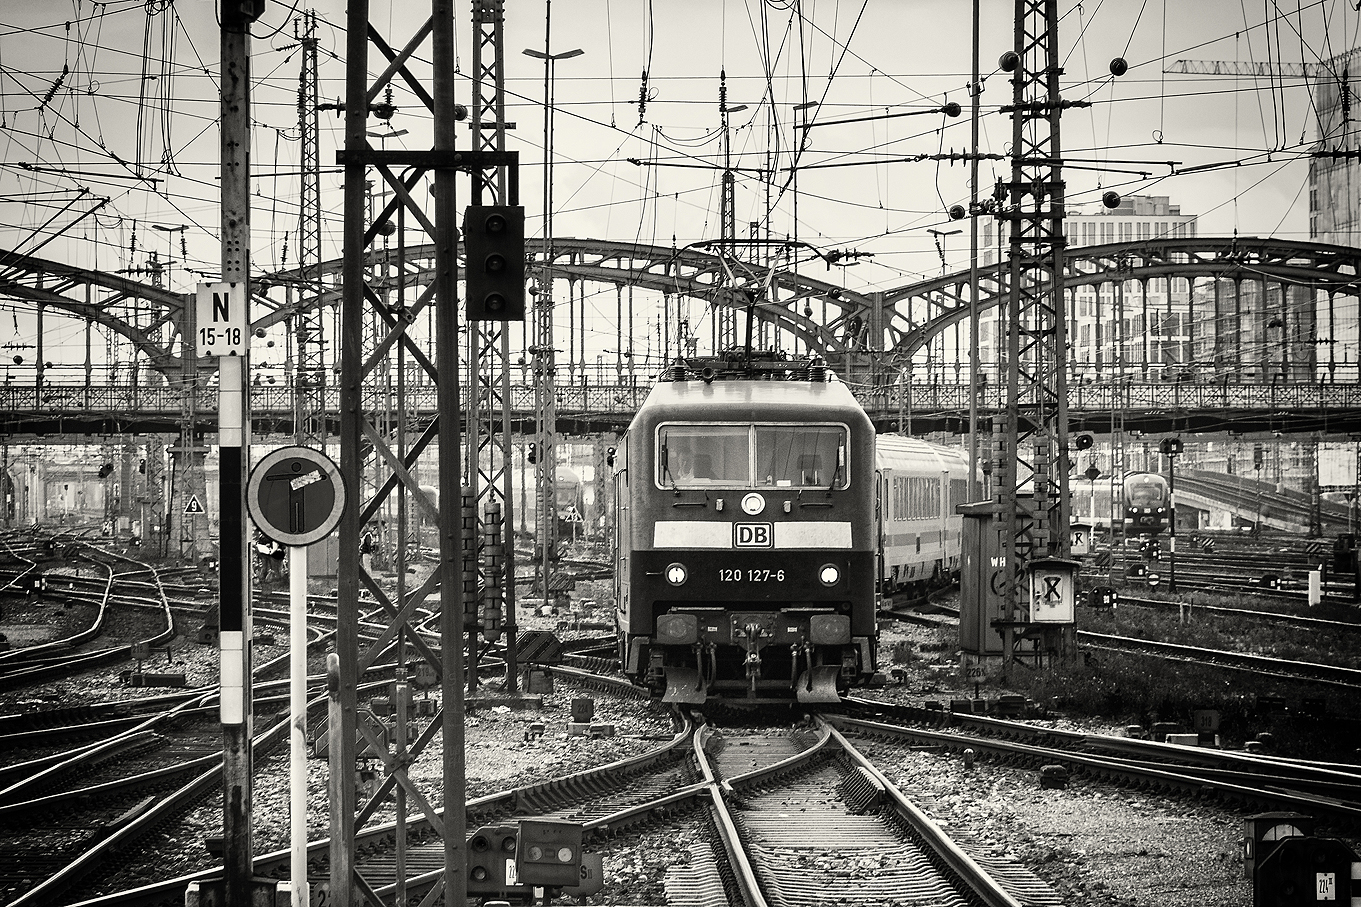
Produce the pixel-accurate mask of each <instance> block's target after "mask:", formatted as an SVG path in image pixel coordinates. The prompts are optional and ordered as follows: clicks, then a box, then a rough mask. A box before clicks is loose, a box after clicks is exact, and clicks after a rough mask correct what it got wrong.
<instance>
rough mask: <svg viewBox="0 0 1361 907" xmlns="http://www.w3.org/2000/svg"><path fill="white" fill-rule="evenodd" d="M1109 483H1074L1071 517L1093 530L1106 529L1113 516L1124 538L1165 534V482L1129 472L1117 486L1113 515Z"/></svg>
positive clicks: (1167, 515) (1167, 506) (1168, 513)
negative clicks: (1117, 491)
mask: <svg viewBox="0 0 1361 907" xmlns="http://www.w3.org/2000/svg"><path fill="white" fill-rule="evenodd" d="M1112 484H1113V483H1112V482H1111V480H1110V479H1098V480H1096V481H1090V480H1082V479H1075V480H1073V481H1072V483H1071V484H1070V486H1069V491H1070V493H1071V494H1072V517H1073V519H1074V520H1082V521H1083V522H1086V523H1089V524H1091V525H1093V526H1107V527H1109V526H1110V525H1111V522H1112V516H1114V520H1115V521H1117V525H1118V526H1119V527H1120V528H1121V530H1122V531H1123V532H1124V534H1125V536H1126V537H1136V536H1140V535H1158V534H1159V533H1162V532H1165V531H1167V528H1168V525H1169V521H1170V520H1171V518H1172V508H1171V495H1170V493H1169V491H1168V484H1167V479H1166V478H1165V477H1163V476H1160V475H1158V474H1157V473H1151V472H1131V473H1128V474H1126V476H1125V478H1124V480H1123V481H1121V482H1120V485H1119V497H1118V504H1117V507H1116V508H1115V511H1114V514H1112V507H1111V485H1112Z"/></svg>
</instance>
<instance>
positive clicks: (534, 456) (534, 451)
mask: <svg viewBox="0 0 1361 907" xmlns="http://www.w3.org/2000/svg"><path fill="white" fill-rule="evenodd" d="M525 459H526V460H527V461H528V462H530V463H537V462H539V445H538V444H537V443H535V444H530V445H528V446H526V447H525Z"/></svg>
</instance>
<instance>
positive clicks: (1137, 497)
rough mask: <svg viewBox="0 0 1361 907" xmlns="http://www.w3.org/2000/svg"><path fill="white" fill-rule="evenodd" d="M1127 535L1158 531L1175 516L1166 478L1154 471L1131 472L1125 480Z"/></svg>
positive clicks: (1162, 529) (1165, 528)
mask: <svg viewBox="0 0 1361 907" xmlns="http://www.w3.org/2000/svg"><path fill="white" fill-rule="evenodd" d="M1123 503H1124V509H1125V535H1126V536H1132V535H1157V534H1158V533H1160V532H1165V531H1166V530H1167V527H1168V524H1169V521H1170V520H1171V519H1172V496H1171V493H1170V492H1169V491H1168V487H1167V479H1166V478H1165V477H1164V476H1160V475H1158V474H1157V473H1154V472H1131V473H1126V475H1125V484H1124V501H1123Z"/></svg>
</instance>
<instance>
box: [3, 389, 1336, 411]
mask: <svg viewBox="0 0 1361 907" xmlns="http://www.w3.org/2000/svg"><path fill="white" fill-rule="evenodd" d="M649 389H650V385H648V384H644V383H642V382H639V383H634V384H590V383H578V384H559V385H557V386H556V388H555V391H556V407H557V411H558V415H559V417H564V416H566V417H569V418H570V417H572V416H575V415H582V416H596V417H612V418H614V419H620V418H623V417H624V416H628V415H631V414H632V413H634V412H636V411H637V409H638V407H639V406H640V405H641V404H642V402H643V399H644V398H645V397H646V396H647V393H648V390H649ZM852 389H853V391H854V392H855V395H856V397H857V398H858V399H859V400H860V401H861V403H862V404H863V405H864V406H865V408H866V409H867V410H868V411H869V412H870V414H871V415H873V416H876V417H889V418H892V417H894V416H895V415H896V414H897V413H899V412H908V413H921V414H926V413H965V412H967V411H968V409H969V396H970V389H969V387H968V385H967V384H960V383H955V382H948V383H947V382H936V383H931V384H927V383H913V384H909V385H907V386H906V390H907V396H906V397H905V398H904V397H903V387H902V386H897V385H891V386H886V387H880V388H873V387H864V386H861V387H853V388H852ZM1004 391H1005V389H1004V388H1003V387H1002V386H1000V385H998V384H995V383H989V384H984V385H981V386H980V388H979V392H978V403H979V406H980V408H981V409H983V410H985V411H988V412H996V411H998V410H1000V409H1001V408H1002V407H1004V406H1005V405H1006V401H1005V394H1004ZM464 392H465V393H466V392H467V389H466V388H465V391H464ZM510 397H511V409H512V411H514V412H515V413H517V414H529V413H532V412H533V411H534V388H533V386H532V385H529V384H520V383H516V384H512V385H511V389H510ZM250 399H251V411H252V412H253V413H254V414H257V415H278V416H287V415H288V414H289V413H291V412H292V408H293V391H292V388H291V387H289V386H287V385H282V384H276V385H268V384H263V385H259V386H253V387H252V388H251V394H250ZM187 402H188V401H187V400H186V399H185V393H184V389H183V388H182V387H176V386H161V387H136V386H124V385H100V384H94V385H50V386H47V387H44V388H42V389H41V391H40V390H39V389H37V388H34V387H14V386H8V387H3V388H0V414H3V415H0V418H3V416H9V417H11V418H13V417H16V416H18V417H23V418H34V417H37V418H42V417H54V416H67V415H69V416H76V415H90V414H108V415H111V416H118V415H123V414H128V415H135V414H141V415H155V414H160V415H163V416H175V415H180V414H183V413H184V412H185V411H186V407H185V404H186V403H187ZM194 403H195V405H194V408H195V410H196V411H197V412H198V413H200V414H208V413H214V412H216V411H217V406H218V399H217V388H216V387H214V386H201V387H199V388H198V389H197V393H196V395H195V401H194ZM326 404H327V407H328V409H330V410H332V411H335V410H336V409H337V408H338V407H339V404H340V392H339V389H338V388H327V391H326ZM401 405H402V404H401V403H399V401H398V399H397V395H396V393H395V392H393V391H389V390H387V389H386V388H383V387H368V388H365V389H364V408H365V410H366V411H367V412H369V413H371V414H381V413H384V412H393V413H396V412H397V411H398V410H399V408H400V406H401ZM404 405H405V407H406V409H407V411H408V412H415V413H420V414H423V415H430V414H433V413H434V412H436V411H437V410H438V399H437V394H436V388H435V387H434V386H433V385H418V386H416V387H408V388H407V390H406V399H405V401H404ZM483 407H484V408H485V407H486V403H485V402H484V403H483ZM1068 407H1069V409H1070V410H1072V411H1074V412H1087V413H1091V412H1104V411H1117V410H1118V411H1123V412H1126V413H1141V412H1142V413H1148V412H1154V411H1159V410H1163V411H1185V412H1196V411H1202V412H1203V411H1210V410H1240V411H1241V410H1247V411H1276V410H1280V411H1283V412H1291V413H1294V412H1301V411H1304V412H1308V411H1311V410H1313V411H1327V410H1337V409H1357V408H1361V384H1355V383H1345V384H1343V383H1315V384H1305V383H1284V382H1281V383H1276V384H1247V383H1243V384H1235V383H1230V382H1216V383H1213V384H1211V383H1191V382H1183V383H1177V382H1150V383H1121V384H1085V383H1074V384H1072V385H1070V386H1069V391H1068Z"/></svg>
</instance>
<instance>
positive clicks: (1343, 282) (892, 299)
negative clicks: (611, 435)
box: [0, 237, 1361, 387]
mask: <svg viewBox="0 0 1361 907" xmlns="http://www.w3.org/2000/svg"><path fill="white" fill-rule="evenodd" d="M530 245H531V246H535V247H537V246H539V244H538V243H531V244H530ZM713 245H715V246H716V245H717V244H713ZM552 249H553V252H552V255H551V258H546V257H545V256H544V254H543V252H542V250H541V248H532V249H531V250H529V254H530V261H529V267H530V270H531V271H534V272H537V271H539V270H541V269H543V268H545V267H547V268H548V269H550V270H551V272H552V275H553V277H554V279H555V280H566V281H569V282H570V283H576V282H582V283H596V284H604V285H609V286H613V287H615V288H616V290H617V291H618V293H620V294H621V298H622V294H623V293H624V292H626V291H627V292H629V293H632V292H633V291H634V290H641V291H646V292H650V293H654V294H658V295H660V296H661V297H662V304H663V305H664V306H670V305H671V303H672V301H673V300H676V301H679V300H693V301H698V302H701V303H703V304H704V305H706V306H711V307H713V308H715V309H716V310H727V311H728V312H730V313H731V312H746V311H750V313H751V315H752V317H753V319H754V321H755V323H756V324H757V325H759V326H760V327H762V328H764V329H765V331H766V336H772V337H776V338H779V340H778V342H777V345H781V346H784V347H786V348H789V349H792V350H797V351H799V352H808V353H813V354H816V355H820V356H822V357H824V358H825V359H826V360H827V361H828V362H829V363H830V364H832V365H833V366H834V367H835V368H838V369H839V370H841V371H843V373H844V376H845V377H847V378H848V379H849V380H852V381H855V382H857V383H860V384H867V385H870V386H874V387H881V386H883V385H885V384H891V383H893V382H894V381H896V380H898V377H899V375H900V372H901V369H902V367H903V365H904V364H906V363H908V362H910V361H911V360H912V358H913V357H914V356H917V355H918V354H920V353H921V352H922V351H923V350H928V349H929V348H930V347H931V345H932V344H933V343H937V342H938V341H939V339H940V338H941V337H943V336H944V335H946V334H947V332H950V331H952V330H954V331H958V328H959V325H960V324H961V323H967V320H968V317H969V309H970V305H969V286H970V276H969V273H968V272H967V271H960V272H956V273H953V274H948V275H945V276H942V277H938V278H933V279H929V280H923V281H917V282H913V283H911V284H905V285H903V286H900V287H896V288H892V289H888V290H883V291H876V292H870V293H866V292H862V291H857V290H851V289H848V288H846V287H843V286H839V285H837V284H835V283H832V282H829V281H824V280H819V279H817V278H814V277H810V276H807V275H805V274H802V273H798V272H796V271H794V270H791V268H789V267H787V266H774V267H768V266H763V265H753V264H750V263H745V262H737V261H734V260H733V259H731V258H726V259H725V257H723V256H720V255H718V254H714V253H712V252H708V251H703V250H701V249H700V248H680V249H677V248H671V247H663V246H655V245H647V244H640V243H621V242H613V241H606V240H592V239H575V238H570V237H567V238H559V239H555V240H554V241H553V243H552ZM1066 260H1067V269H1066V273H1065V276H1064V280H1065V295H1066V296H1067V297H1068V300H1069V302H1068V304H1069V310H1070V317H1072V318H1076V317H1077V316H1076V314H1075V312H1074V306H1075V304H1076V303H1075V300H1076V299H1077V297H1078V296H1079V294H1080V293H1081V292H1082V291H1083V290H1084V289H1094V288H1098V287H1100V286H1101V285H1103V284H1106V285H1123V284H1127V283H1132V284H1134V285H1137V286H1141V287H1144V288H1145V289H1146V288H1147V286H1148V285H1149V283H1150V282H1152V281H1156V280H1183V281H1186V282H1187V286H1188V292H1189V291H1190V290H1194V289H1195V287H1196V286H1197V282H1200V283H1201V285H1202V286H1203V285H1204V284H1205V283H1206V282H1210V283H1211V284H1213V286H1214V287H1215V288H1216V289H1215V290H1214V297H1215V311H1214V312H1213V313H1212V314H1210V315H1207V316H1206V318H1205V319H1204V320H1205V321H1206V323H1207V325H1208V330H1211V331H1214V332H1215V335H1216V336H1214V337H1213V346H1214V356H1213V363H1214V364H1216V365H1218V366H1228V365H1234V364H1236V365H1238V366H1240V367H1241V366H1242V364H1243V363H1248V362H1253V361H1255V360H1256V359H1258V358H1261V353H1262V349H1261V347H1262V344H1261V341H1260V340H1254V339H1251V338H1252V337H1255V336H1257V334H1260V331H1257V332H1256V333H1254V332H1253V331H1248V330H1245V329H1244V328H1243V324H1242V323H1241V319H1242V318H1243V317H1245V316H1244V313H1243V311H1242V303H1241V293H1240V290H1241V288H1242V287H1243V286H1244V285H1249V286H1252V287H1259V288H1260V289H1259V290H1257V291H1256V292H1257V293H1258V297H1257V298H1258V299H1260V300H1263V301H1265V302H1261V303H1259V304H1258V305H1256V306H1255V308H1253V309H1252V311H1251V312H1250V313H1249V315H1250V316H1251V317H1252V318H1257V319H1259V320H1260V322H1261V324H1260V325H1258V327H1271V326H1272V319H1274V318H1277V317H1282V316H1283V317H1284V323H1282V324H1281V325H1279V326H1280V328H1281V330H1282V335H1281V336H1282V337H1283V338H1286V337H1287V335H1291V334H1293V335H1294V336H1293V337H1291V338H1290V339H1289V341H1288V342H1287V340H1286V339H1282V340H1281V341H1280V342H1279V343H1278V344H1277V350H1276V351H1275V352H1274V353H1273V358H1274V357H1275V355H1276V353H1279V354H1280V358H1281V360H1282V363H1283V370H1282V371H1279V372H1277V380H1280V378H1282V377H1284V378H1285V379H1286V380H1306V381H1314V380H1317V375H1316V374H1315V371H1316V370H1317V369H1318V368H1323V367H1325V363H1324V362H1323V360H1322V359H1320V357H1318V356H1317V354H1316V351H1315V350H1314V347H1316V346H1317V345H1323V344H1327V345H1329V347H1330V358H1329V360H1328V362H1327V367H1328V368H1329V369H1330V376H1333V377H1340V378H1349V379H1350V380H1356V379H1357V375H1356V373H1355V368H1356V366H1355V361H1356V360H1355V354H1354V352H1353V353H1352V354H1351V355H1349V356H1344V357H1343V359H1342V360H1340V364H1341V365H1343V366H1344V369H1343V372H1342V374H1341V375H1337V365H1338V364H1339V360H1338V359H1337V357H1336V355H1335V350H1336V347H1337V345H1338V344H1337V337H1338V335H1339V333H1342V332H1344V331H1346V330H1347V329H1348V328H1347V323H1348V319H1347V317H1346V316H1345V315H1344V316H1343V317H1341V318H1339V317H1338V316H1337V314H1336V313H1337V308H1338V304H1337V301H1338V300H1339V299H1341V300H1342V305H1341V307H1342V308H1343V309H1344V310H1348V307H1350V309H1349V310H1350V311H1352V312H1355V311H1356V307H1357V300H1358V297H1361V283H1359V282H1361V250H1358V249H1355V248H1350V247H1342V246H1331V245H1322V244H1316V243H1309V242H1299V241H1291V240H1279V239H1272V238H1257V237H1234V238H1217V237H1200V238H1192V239H1160V240H1150V241H1141V242H1133V243H1116V244H1108V245H1100V246H1087V247H1078V248H1073V249H1070V250H1069V252H1068V255H1067V257H1066ZM433 263H434V251H433V247H432V246H414V247H411V248H408V249H404V250H402V255H401V257H400V258H399V257H398V255H397V251H396V250H394V249H389V250H381V249H380V250H373V251H371V252H370V253H369V255H368V264H367V269H368V271H369V272H370V273H371V274H376V275H378V277H379V280H377V281H374V283H373V285H374V286H375V288H376V289H377V291H378V292H379V293H383V292H386V291H389V290H390V291H393V292H395V291H396V290H397V289H398V288H399V287H400V288H403V289H404V290H405V291H407V292H421V291H425V290H427V289H428V288H429V286H430V285H431V282H432V281H433ZM342 265H343V261H342V260H340V259H336V260H332V261H328V262H326V263H324V264H323V265H322V267H321V277H320V280H321V283H322V292H321V295H320V301H321V304H322V305H323V306H338V305H339V302H340V296H341V270H342ZM308 270H309V271H310V272H311V273H313V274H315V273H316V269H315V268H309V269H308ZM1005 276H1006V263H1005V262H1002V263H1001V264H1000V265H998V264H993V265H990V266H987V267H984V268H980V269H979V279H978V309H979V311H980V312H981V313H985V314H986V313H989V312H992V311H993V310H995V309H996V308H997V306H998V303H999V301H1000V300H1002V299H1005V298H1006V294H1007V288H1006V286H1005ZM1226 283H1227V284H1232V286H1233V287H1234V289H1233V291H1232V293H1231V294H1230V293H1221V292H1220V290H1219V289H1217V288H1218V287H1220V286H1221V285H1222V284H1226ZM304 289H307V290H308V291H309V292H308V293H306V294H304V293H303V292H302V290H304ZM252 291H253V293H254V299H253V303H254V312H255V313H256V317H254V318H253V321H252V327H253V328H254V329H256V330H257V331H263V330H268V329H269V328H270V327H273V326H275V325H279V324H281V323H283V322H286V321H288V320H289V319H290V318H292V317H293V316H294V315H295V314H297V313H298V311H299V309H300V307H301V306H303V305H310V304H313V302H314V301H315V300H316V299H317V296H316V288H315V285H313V286H310V287H309V286H308V283H307V282H306V281H305V280H304V278H303V276H302V273H301V272H300V271H299V270H292V271H280V272H275V273H271V274H265V275H262V276H260V277H258V278H256V279H255V281H254V282H253V284H252ZM749 292H751V293H755V294H756V298H757V299H759V300H761V301H760V302H757V303H755V304H753V302H752V297H751V295H749ZM1301 294H1304V295H1305V296H1306V297H1307V299H1308V300H1310V302H1308V303H1305V302H1301V298H1302V297H1301ZM1191 295H1194V293H1192V294H1191ZM1230 296H1232V300H1231V301H1230V302H1225V300H1228V299H1229V298H1230ZM0 297H5V298H8V299H11V300H15V301H18V302H27V303H32V304H33V305H34V306H35V307H38V306H41V307H43V308H44V309H45V310H47V311H51V312H57V313H61V314H63V315H65V316H68V317H72V318H76V319H82V320H86V321H88V322H89V323H90V324H92V325H98V326H99V327H100V328H102V329H103V330H105V331H107V332H109V333H110V334H115V335H118V336H120V337H122V338H124V339H125V340H127V341H128V342H130V343H131V344H132V346H133V347H134V348H135V350H136V351H137V355H138V356H139V357H141V359H142V360H143V361H144V362H145V364H146V365H147V366H148V367H149V368H150V369H151V370H153V371H155V372H158V373H160V374H161V375H163V376H164V377H165V379H166V381H167V383H170V384H175V383H178V382H179V381H181V380H183V379H184V378H185V377H187V376H189V375H191V374H195V373H196V372H198V373H202V372H207V371H211V365H210V364H204V365H199V364H198V363H196V362H195V361H194V360H193V358H192V357H190V358H189V359H188V360H186V358H185V356H184V345H183V338H184V329H185V325H186V324H187V319H186V310H187V307H188V306H191V305H192V303H193V295H192V294H184V293H177V292H174V291H171V290H166V289H162V288H159V287H156V286H153V285H149V284H145V283H139V282H137V281H133V280H129V279H127V278H125V277H121V276H119V275H116V274H110V273H108V272H103V271H98V270H92V269H86V268H80V267H75V266H71V265H65V264H62V263H60V262H54V261H50V260H46V259H39V258H34V257H31V256H24V255H19V254H15V253H3V271H0ZM1348 298H1350V301H1347V300H1348ZM1272 299H1276V300H1279V301H1280V302H1279V306H1280V308H1281V310H1282V311H1281V312H1280V313H1276V312H1274V311H1273V310H1270V309H1269V307H1268V303H1269V301H1270V300H1272ZM1144 301H1145V308H1146V305H1147V294H1146V293H1145V294H1144ZM1221 303H1225V304H1229V305H1234V306H1237V308H1236V309H1235V310H1234V313H1233V314H1234V317H1235V319H1236V320H1235V326H1236V331H1235V333H1234V334H1233V335H1232V336H1228V337H1223V336H1218V335H1219V333H1220V332H1219V330H1218V326H1219V325H1220V320H1221V318H1222V317H1223V313H1222V312H1221V311H1220V304H1221ZM815 304H816V307H817V308H816V311H815V309H814V305H815ZM389 308H390V310H391V312H392V314H393V317H400V314H401V312H400V305H398V304H394V305H391V306H389ZM130 311H132V312H135V313H136V316H135V317H129V314H128V313H129V312H130ZM676 317H677V319H678V320H679V318H680V312H679V306H678V307H677V315H676ZM1292 318H1293V319H1294V324H1293V325H1291V324H1290V319H1292ZM1356 320H1357V319H1356V317H1355V315H1353V316H1351V318H1350V323H1351V325H1352V327H1351V330H1353V331H1355V322H1356ZM1189 324H1190V328H1191V329H1192V330H1191V332H1190V333H1191V337H1190V341H1189V342H1190V344H1191V346H1192V347H1194V346H1195V345H1196V344H1197V343H1198V342H1202V343H1203V342H1208V341H1207V340H1206V338H1205V337H1203V336H1202V337H1200V338H1197V337H1196V336H1195V335H1194V333H1195V332H1194V327H1195V325H1196V324H1197V319H1196V316H1195V312H1194V303H1193V304H1192V312H1191V313H1190V322H1189ZM623 328H624V326H623V325H620V330H621V331H622V330H623ZM1322 332H1326V336H1325V333H1322ZM729 339H730V338H729ZM619 349H623V346H622V345H621V346H620V347H619ZM681 349H683V346H682V345H679V344H678V345H677V351H680V350H681ZM959 349H960V348H959V347H958V345H957V346H956V350H957V351H958V350H959ZM618 352H619V350H616V354H618ZM1098 357H1099V353H1098ZM1100 364H1101V361H1100V358H1098V362H1097V365H1098V366H1099V365H1100ZM37 367H38V369H39V370H40V371H41V369H42V366H41V364H39V365H38V366H37ZM1347 369H1350V372H1348V371H1347ZM1100 371H1101V369H1100V368H1099V367H1098V368H1097V372H1098V373H1099V372H1100ZM1100 377H1101V376H1100V374H1098V379H1099V378H1100ZM1261 377H1262V379H1263V383H1265V382H1266V380H1267V379H1266V370H1265V369H1264V370H1263V372H1262V374H1261ZM97 383H99V382H97Z"/></svg>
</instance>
